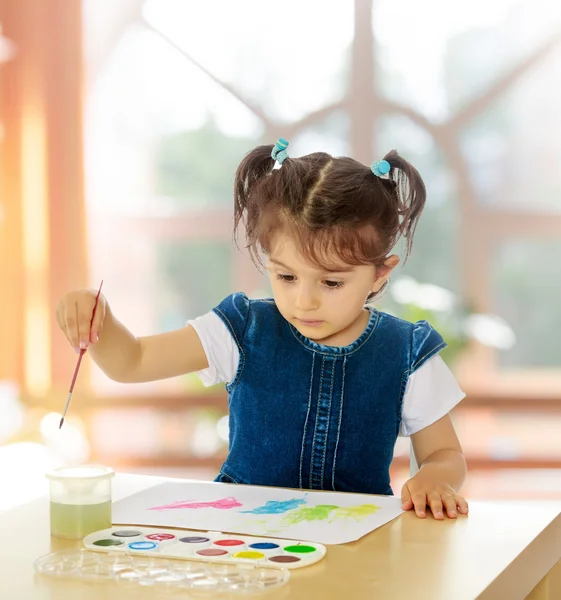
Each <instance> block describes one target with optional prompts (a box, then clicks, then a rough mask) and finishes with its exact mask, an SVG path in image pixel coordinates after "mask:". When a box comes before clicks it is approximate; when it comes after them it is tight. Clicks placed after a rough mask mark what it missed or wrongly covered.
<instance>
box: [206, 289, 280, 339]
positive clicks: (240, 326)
mask: <svg viewBox="0 0 561 600" xmlns="http://www.w3.org/2000/svg"><path fill="white" fill-rule="evenodd" d="M213 311H214V312H215V313H216V314H217V315H218V316H219V317H220V318H221V319H222V321H223V322H224V324H225V325H226V326H227V327H228V329H229V330H230V331H231V332H232V333H233V334H234V336H235V337H236V338H238V339H242V338H243V337H244V336H245V333H246V330H247V329H248V326H250V325H251V324H254V325H256V326H258V325H259V324H262V323H266V324H267V326H268V327H270V326H271V325H272V324H273V323H274V320H275V319H279V318H280V319H282V317H281V314H280V313H279V311H278V309H277V305H276V304H275V301H274V299H273V298H255V299H250V298H248V297H247V295H246V294H244V293H243V292H235V293H233V294H230V295H229V296H226V298H224V300H222V301H221V302H220V303H219V304H218V305H217V306H215V307H214V309H213Z"/></svg>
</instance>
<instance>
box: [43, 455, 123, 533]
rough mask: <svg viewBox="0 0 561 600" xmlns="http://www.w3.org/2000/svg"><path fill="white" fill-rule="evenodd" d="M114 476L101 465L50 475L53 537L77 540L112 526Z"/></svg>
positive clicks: (59, 471) (75, 467)
mask: <svg viewBox="0 0 561 600" xmlns="http://www.w3.org/2000/svg"><path fill="white" fill-rule="evenodd" d="M114 476H115V472H114V471H113V469H111V468H109V467H103V466H100V465H80V466H72V467H60V468H58V469H55V470H54V471H52V472H51V473H48V474H47V478H48V479H49V480H50V498H51V535H52V536H54V537H57V538H65V539H72V540H77V539H82V538H83V537H84V536H86V535H88V534H89V533H93V532H94V531H99V530H100V529H107V528H109V527H111V479H112V478H113V477H114Z"/></svg>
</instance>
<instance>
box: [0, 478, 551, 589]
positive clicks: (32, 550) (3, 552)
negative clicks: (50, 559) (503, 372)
mask: <svg viewBox="0 0 561 600" xmlns="http://www.w3.org/2000/svg"><path fill="white" fill-rule="evenodd" d="M167 480H168V479H164V478H157V477H144V476H134V475H120V474H119V475H117V477H116V478H115V480H114V487H113V490H114V491H113V497H114V500H118V499H120V498H122V497H125V496H127V495H129V494H132V493H135V492H137V491H140V490H141V489H145V488H147V487H150V486H152V485H155V484H157V483H161V482H162V481H167ZM10 483H11V484H12V485H16V484H15V482H7V483H6V482H4V483H3V485H9V484H10ZM560 512H561V503H552V502H472V503H471V513H470V515H469V517H461V518H459V519H458V520H457V521H452V520H447V521H444V522H439V521H435V520H433V519H432V518H431V517H429V518H428V519H426V520H421V519H418V518H416V517H415V515H414V514H413V513H411V512H409V513H406V514H404V515H402V516H401V517H399V518H398V519H396V520H394V521H392V522H391V523H388V524H387V525H385V526H383V527H381V528H380V529H377V530H376V531H374V532H372V533H371V534H369V535H367V536H366V537H364V538H362V539H361V540H359V541H357V542H353V543H351V544H345V545H339V546H329V547H328V551H327V556H326V558H325V559H323V560H322V561H321V562H319V563H318V564H316V565H312V566H310V567H307V568H304V569H301V570H295V571H292V572H291V578H290V581H289V583H288V584H287V585H286V586H284V587H283V588H280V589H278V590H273V591H269V592H267V593H265V594H263V595H261V594H258V595H253V596H251V597H253V598H267V599H269V600H280V599H290V600H304V599H305V600H314V599H316V598H318V599H320V598H321V599H322V600H335V599H337V600H339V599H344V600H363V599H364V600H376V599H378V598H380V599H382V598H383V599H384V600H390V599H391V600H401V599H403V600H474V599H476V598H477V599H479V600H517V599H518V598H526V597H529V598H530V599H531V600H546V599H547V600H559V599H560V598H561V562H559V560H560V558H561V514H560ZM0 540H1V546H0V559H1V562H0V598H2V599H4V598H5V599H6V600H76V598H80V600H94V599H95V600H99V599H100V598H103V600H132V598H141V599H148V598H149V599H150V600H160V599H164V598H170V597H171V596H170V595H169V594H167V593H160V592H157V591H155V590H154V589H144V588H140V589H139V590H136V589H135V590H130V589H126V588H125V589H123V588H117V586H116V585H114V584H110V583H90V582H86V583H84V582H81V581H73V580H59V579H56V578H50V577H45V576H43V575H38V574H36V573H35V572H34V569H33V561H34V560H35V559H36V558H38V557H40V556H42V555H44V554H48V553H49V552H54V551H57V550H62V549H69V548H75V547H76V548H78V547H80V546H81V542H68V541H62V540H57V539H54V538H51V537H50V532H49V500H48V498H47V497H45V498H42V499H40V500H36V501H33V502H30V503H28V504H25V505H23V506H20V507H17V508H15V509H12V510H9V511H6V512H4V513H1V514H0ZM174 597H178V596H174ZM181 597H183V598H189V597H190V596H189V595H188V594H185V595H183V596H181ZM216 597H217V598H218V597H219V596H218V595H217V596H216ZM222 597H225V598H226V597H228V598H230V596H222Z"/></svg>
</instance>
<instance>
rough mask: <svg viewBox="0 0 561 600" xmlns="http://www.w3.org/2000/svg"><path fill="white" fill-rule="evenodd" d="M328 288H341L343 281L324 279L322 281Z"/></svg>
mask: <svg viewBox="0 0 561 600" xmlns="http://www.w3.org/2000/svg"><path fill="white" fill-rule="evenodd" d="M323 283H324V284H325V285H326V286H327V287H328V288H331V289H333V290H335V289H337V288H342V287H343V285H344V284H343V282H342V281H328V280H326V281H324V282H323Z"/></svg>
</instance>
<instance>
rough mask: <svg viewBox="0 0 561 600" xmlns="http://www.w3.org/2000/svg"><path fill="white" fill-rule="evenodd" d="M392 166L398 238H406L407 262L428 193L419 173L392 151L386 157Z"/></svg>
mask: <svg viewBox="0 0 561 600" xmlns="http://www.w3.org/2000/svg"><path fill="white" fill-rule="evenodd" d="M384 160H385V161H387V162H388V163H389V165H390V172H389V173H388V176H389V177H390V179H391V180H392V181H393V182H394V184H395V189H394V194H393V197H394V201H395V202H396V203H397V207H396V209H397V213H398V215H399V217H400V224H399V231H398V236H399V237H403V238H405V241H406V244H405V258H404V262H405V260H407V257H408V256H409V254H410V252H411V247H412V245H413V236H414V234H415V228H416V227H417V223H418V221H419V217H420V216H421V213H422V212H423V208H424V206H425V201H426V198H427V191H426V188H425V184H424V182H423V179H422V178H421V175H420V174H419V171H417V169H415V167H414V166H413V165H412V164H411V163H409V162H408V161H407V160H405V159H404V158H402V157H401V156H399V154H398V153H397V151H396V150H391V151H390V152H388V153H387V154H386V156H384Z"/></svg>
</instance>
